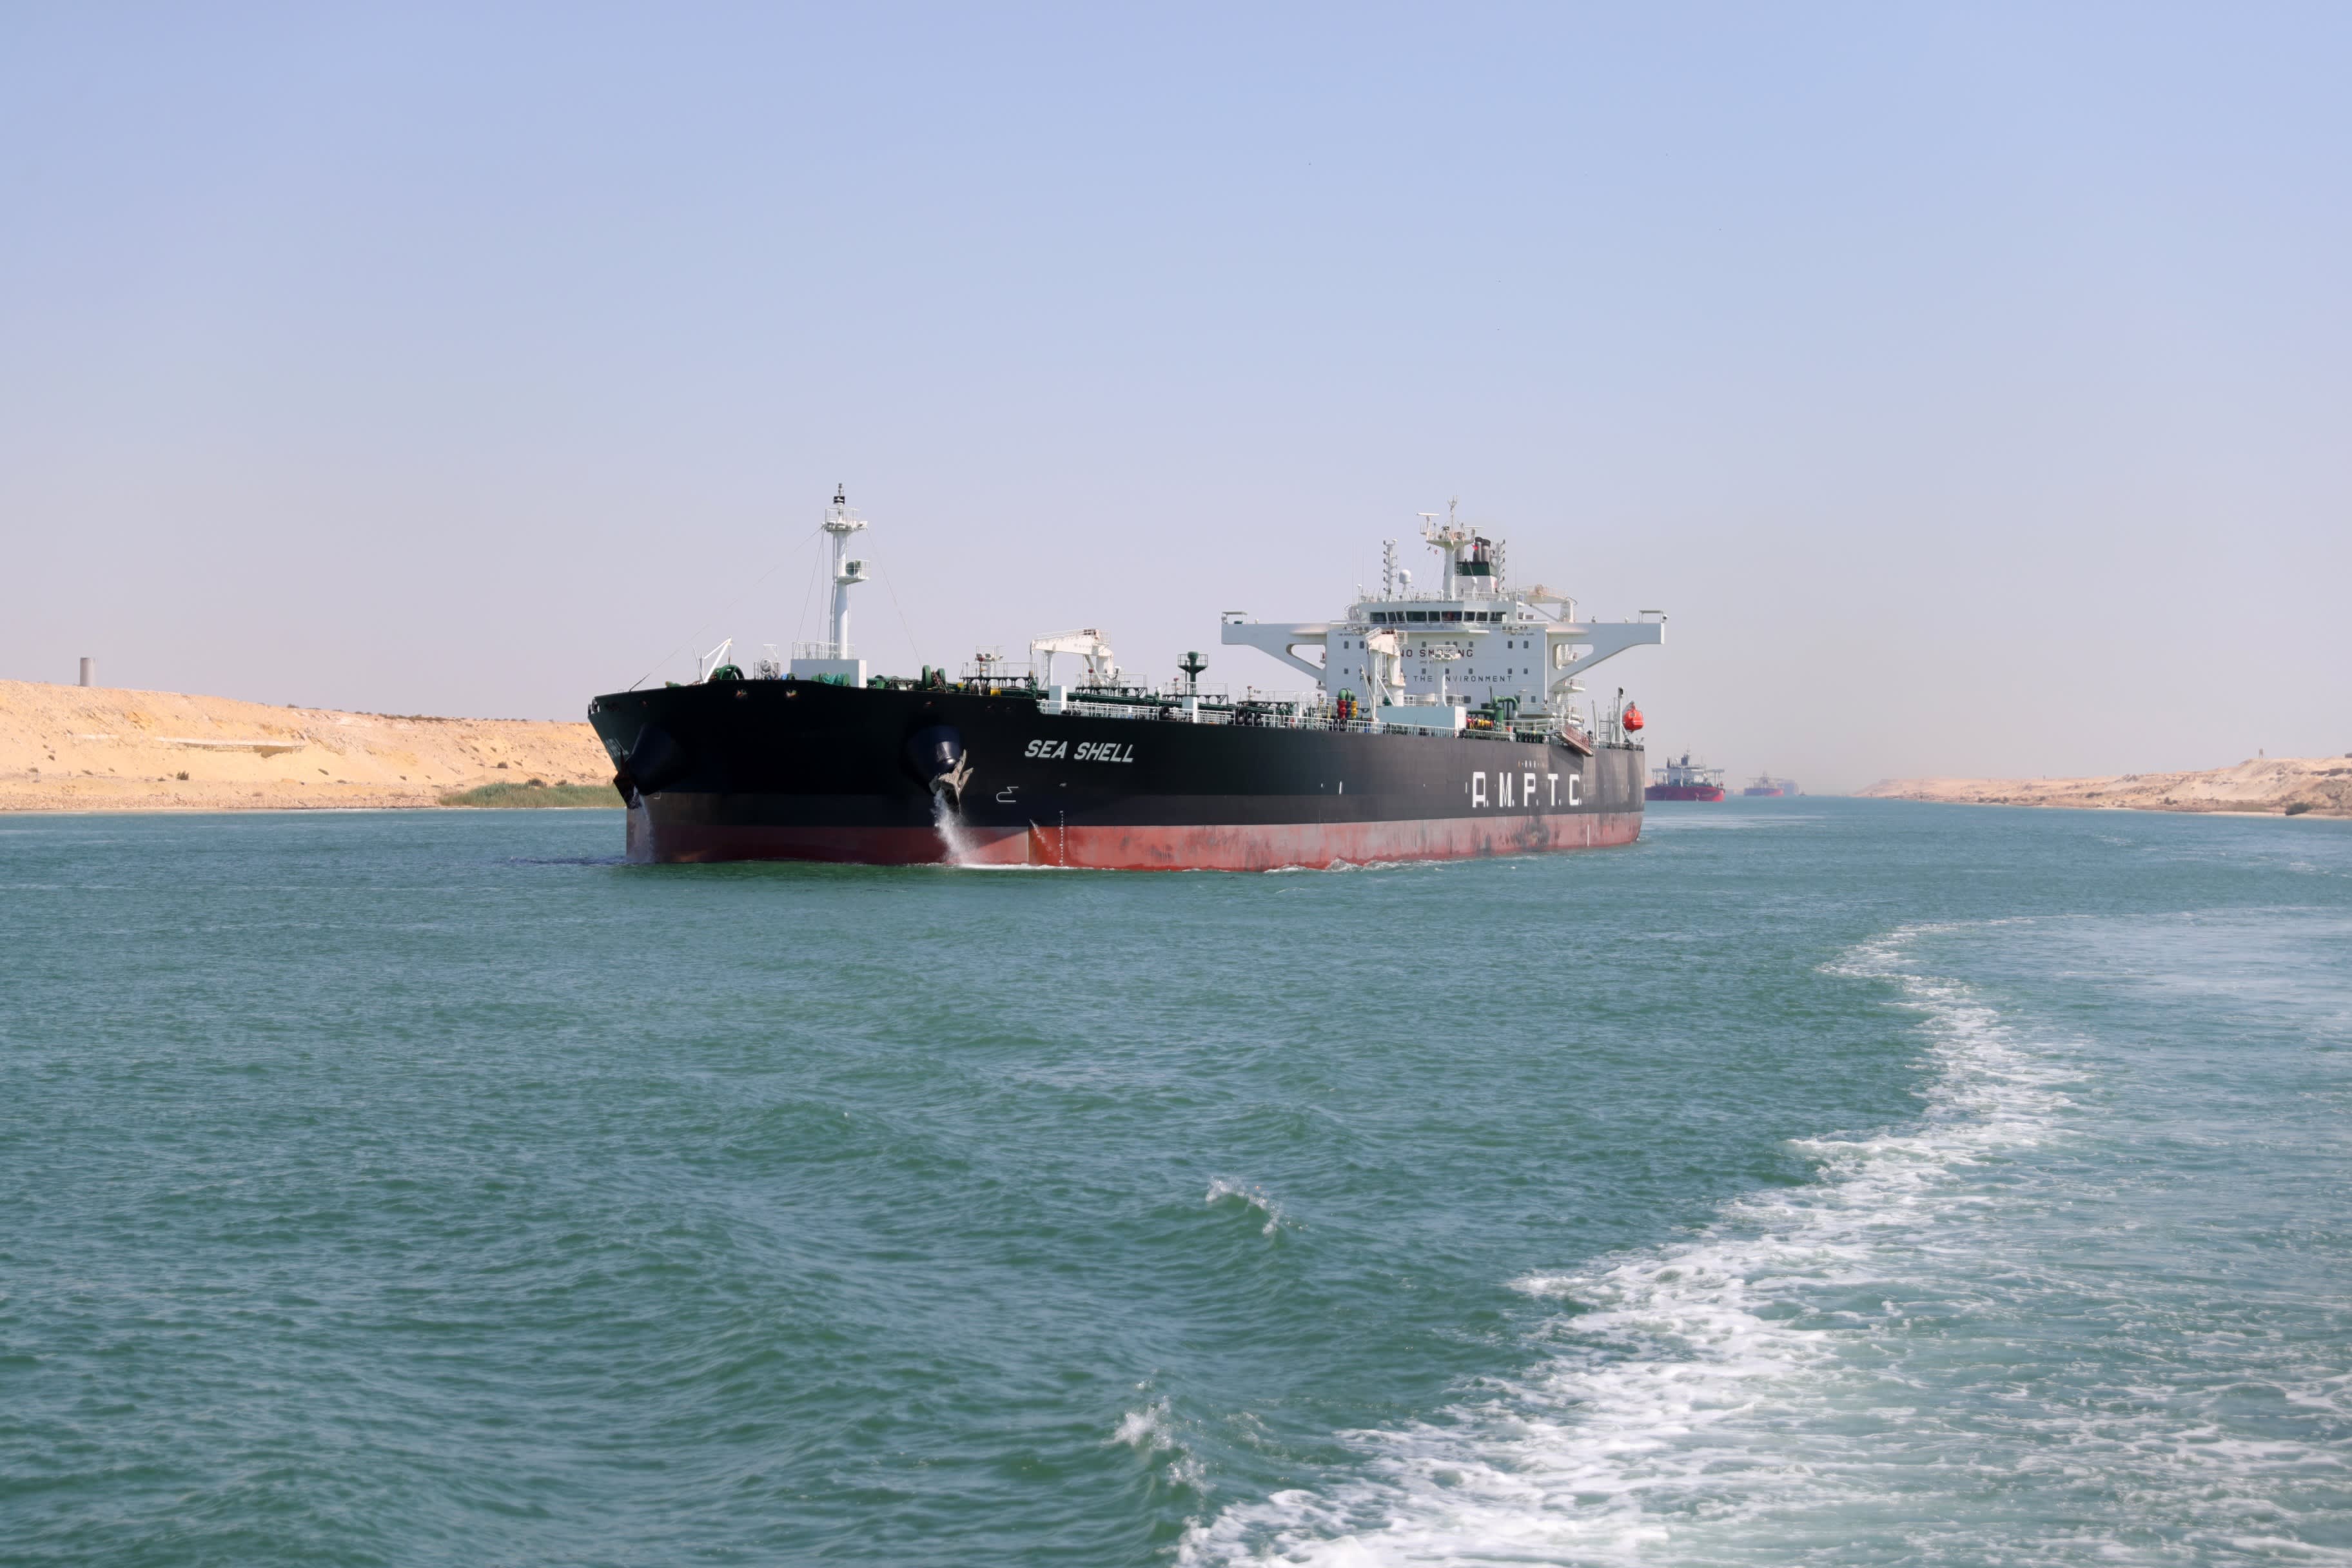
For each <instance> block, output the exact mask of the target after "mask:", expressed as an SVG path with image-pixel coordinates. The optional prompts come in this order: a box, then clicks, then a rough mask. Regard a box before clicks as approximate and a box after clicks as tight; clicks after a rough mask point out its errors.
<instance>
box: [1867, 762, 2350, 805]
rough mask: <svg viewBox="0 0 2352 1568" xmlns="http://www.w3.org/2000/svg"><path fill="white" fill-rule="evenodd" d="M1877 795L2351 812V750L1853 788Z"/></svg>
mask: <svg viewBox="0 0 2352 1568" xmlns="http://www.w3.org/2000/svg"><path fill="white" fill-rule="evenodd" d="M1855 793H1856V794H1859V795H1875V796H1877V797H1879V798H1880V799H1884V800H1937V801H1949V802H1955V803H1958V804H1962V805H2073V806H2098V807H2107V808H2113V809H2120V810H2126V811H2252V812H2265V813H2269V812H2284V811H2286V810H2287V809H2288V808H2289V807H2290V806H2296V805H2300V806H2301V807H2302V808H2303V809H2304V810H2305V811H2307V812H2309V813H2310V814H2312V815H2313V816H2352V754H2347V755H2346V756H2341V757H2305V758H2297V757H2258V758H2256V759H2254V760H2253V761H2252V762H2246V763H2239V764H2238V765H2237V766H2236V767H2234V768H2215V769H2213V770H2211V771H2210V772H2207V773H2124V774H2121V775H2120V776H2118V777H2115V778H2096V779H1887V780H1885V781H1883V782H1881V783H1878V784H1873V785H1871V786H1870V787H1869V788H1868V789H1865V790H1858V791H1856V792H1855Z"/></svg>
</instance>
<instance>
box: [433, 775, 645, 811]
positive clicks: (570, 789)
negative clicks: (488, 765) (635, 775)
mask: <svg viewBox="0 0 2352 1568" xmlns="http://www.w3.org/2000/svg"><path fill="white" fill-rule="evenodd" d="M441 804H442V805H469V806H476V807H481V808H487V809H491V810H509V809H512V808H514V807H516V806H525V807H528V806H537V805H569V806H582V805H601V806H610V807H612V808H613V809H614V811H618V810H620V809H621V795H620V792H619V791H617V790H615V789H614V787H613V786H612V785H611V784H549V783H548V782H547V781H546V780H545V779H525V780H523V781H522V783H520V784H483V785H481V786H479V787H478V788H475V789H464V790H457V791H454V792H452V793H451V794H448V795H443V796H442V797H441Z"/></svg>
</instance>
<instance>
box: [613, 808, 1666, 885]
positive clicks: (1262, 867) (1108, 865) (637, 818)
mask: <svg viewBox="0 0 2352 1568" xmlns="http://www.w3.org/2000/svg"><path fill="white" fill-rule="evenodd" d="M1641 833H1642V816H1641V813H1639V812H1580V813H1577V814H1575V815H1573V816H1570V815H1565V814H1564V815H1561V816H1519V817H1507V816H1496V817H1434V818H1425V819H1423V820H1419V821H1411V822H1326V823H1314V822H1309V823H1286V824H1280V825H1270V826H1237V825H1235V826H1212V827H1011V828H1003V827H987V828H982V827H968V828H965V829H963V830H962V831H961V835H960V837H961V838H962V839H963V844H964V849H963V854H962V855H961V857H957V856H955V855H952V854H950V850H949V847H948V844H947V841H946V840H945V839H944V838H943V837H940V834H939V832H938V831H937V830H936V829H933V828H928V827H757V826H719V825H713V824H707V823H667V824H660V825H656V824H655V823H654V822H653V821H652V819H651V817H650V816H649V814H648V813H647V812H646V810H645V809H644V808H643V807H641V806H640V807H637V808H635V809H632V810H631V811H630V813H629V858H630V859H632V860H635V861H640V862H658V863H666V864H667V863H696V862H705V861H719V860H824V861H833V862H836V863H841V864H847V865H858V866H939V865H964V866H1062V867H1071V868H1084V869H1088V870H1097V871H1274V870H1281V869H1286V868H1291V867H1300V868H1324V867H1328V866H1346V865H1363V864H1366V863H1369V862H1373V861H1388V860H1468V859H1477V858H1486V857H1492V856H1496V855H1539V854H1546V853H1549V852H1552V851H1556V850H1564V849H1600V848H1604V847H1609V846H1612V845H1619V844H1631V843H1632V842H1633V840H1634V839H1636V838H1638V837H1641Z"/></svg>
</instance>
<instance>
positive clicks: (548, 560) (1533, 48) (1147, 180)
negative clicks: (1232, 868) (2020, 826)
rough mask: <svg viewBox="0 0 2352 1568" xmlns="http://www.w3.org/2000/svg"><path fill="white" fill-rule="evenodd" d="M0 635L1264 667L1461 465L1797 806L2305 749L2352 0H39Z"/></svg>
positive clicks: (23, 197)
mask: <svg viewBox="0 0 2352 1568" xmlns="http://www.w3.org/2000/svg"><path fill="white" fill-rule="evenodd" d="M0 46H5V47H0V82H5V93H0V127H5V138H4V139H5V147H6V149H7V152H8V154H9V155H8V157H7V159H6V161H5V168H0V183H4V184H0V189H5V198H0V199H5V210H6V212H7V214H8V230H9V235H10V243H9V244H8V245H7V246H5V247H0V331H5V341H6V342H7V344H8V351H7V353H6V354H5V359H0V516H5V519H6V522H7V528H6V533H7V537H8V540H9V542H10V544H11V546H12V550H11V564H12V566H13V568H14V578H15V582H16V585H17V588H18V592H17V594H16V611H15V613H14V614H12V615H10V616H7V617H6V618H5V620H0V677H6V678H10V679H36V680H53V681H59V682H70V681H72V680H73V679H74V678H75V662H76V659H77V658H79V657H80V656H84V655H89V656H93V657H95V658H97V659H98V661H99V663H98V671H99V679H100V681H101V682H102V683H104V684H107V685H116V686H131V687H146V688H154V689H173V690H184V691H196V692H205V693H211V694H217V695H224V696H235V697H243V698H248V699H253V700H264V701H273V702H298V703H302V704H306V705H319V706H331V707H340V708H351V709H366V710H376V711H398V712H441V713H449V714H478V715H503V716H513V717H531V718H577V717H579V716H580V714H581V712H582V711H583V708H584V706H585V703H586V700H587V699H588V698H589V697H590V696H591V695H593V694H594V693H596V692H600V691H604V690H609V689H614V688H617V687H621V686H625V685H627V684H628V683H630V682H631V681H632V680H634V679H638V678H640V677H650V678H651V679H656V680H658V679H663V678H666V677H667V678H671V679H677V678H681V677H683V676H685V675H688V674H690V673H691V670H692V668H693V665H692V658H693V654H694V653H696V652H698V651H701V650H702V649H704V648H707V647H709V646H710V645H712V644H714V643H716V642H717V641H718V640H719V637H722V636H726V635H730V634H731V635H733V636H735V637H738V638H740V639H741V641H742V642H743V643H744V644H747V645H753V646H756V645H757V644H760V643H763V642H776V643H780V644H781V643H784V642H788V641H790V640H793V639H794V638H797V637H814V636H817V635H819V633H818V629H817V626H816V614H817V601H818V595H816V594H815V593H814V591H813V590H812V588H811V586H810V578H811V572H810V568H811V565H812V563H813V561H814V551H815V540H814V525H815V522H816V518H817V514H818V511H819V510H820V509H821V507H822V506H823V504H824V501H825V500H827V499H828V498H829V497H830V496H831V494H832V493H833V488H834V486H835V484H837V483H838V484H845V485H846V486H847V487H848V490H849V495H850V499H851V500H852V502H853V503H854V504H856V505H857V506H858V507H859V509H860V510H862V511H863V512H864V513H865V514H866V517H867V518H868V519H869V520H870V521H872V523H873V528H872V531H871V533H870V535H869V536H868V539H869V543H868V546H867V548H866V552H865V553H866V554H867V555H868V557H869V558H870V559H872V560H873V561H875V562H876V563H877V564H878V565H879V566H880V567H881V569H882V573H883V580H882V581H879V582H877V583H876V584H872V585H871V586H868V587H866V588H864V589H862V590H860V591H859V595H858V597H857V600H856V641H857V642H858V644H859V651H860V652H861V653H863V654H865V655H866V657H867V658H869V659H871V660H872V661H873V662H874V663H875V664H876V665H877V667H878V668H886V669H893V670H898V669H903V670H907V671H911V670H912V669H913V668H914V667H915V666H916V665H917V664H919V663H922V662H929V663H934V664H938V663H950V664H955V663H961V661H962V660H963V659H965V658H968V657H969V656H970V654H971V650H972V648H973V647H975V646H979V645H993V646H1000V647H1003V648H1004V649H1005V651H1006V652H1008V653H1011V654H1014V655H1015V656H1016V657H1018V656H1019V655H1020V654H1021V652H1022V648H1023V645H1024V643H1025V642H1026V640H1027V639H1028V638H1029V637H1033V636H1036V635H1039V634H1042V633H1045V632H1047V631H1052V630H1056V629H1060V628H1064V627H1069V626H1099V627H1101V628H1102V629H1103V630H1104V631H1105V633H1106V634H1107V635H1108V638H1109V640H1110V641H1111V642H1112V643H1113V645H1114V646H1115V647H1117V648H1118V653H1119V655H1120V657H1121V659H1122V662H1123V663H1125V664H1126V665H1128V666H1129V668H1133V669H1136V670H1138V671H1139V672H1140V673H1142V674H1144V675H1146V676H1148V677H1150V678H1151V679H1164V678H1166V677H1167V676H1169V675H1171V674H1172V673H1173V670H1174V664H1175V661H1176V659H1177V658H1179V657H1180V656H1181V654H1182V652H1183V651H1184V650H1185V649H1187V648H1199V649H1201V650H1202V652H1203V654H1204V655H1205V656H1206V657H1207V658H1208V659H1209V661H1210V666H1211V668H1210V673H1209V675H1208V678H1207V679H1209V680H1211V681H1212V682H1218V683H1229V684H1232V685H1234V686H1239V685H1242V684H1244V683H1254V684H1257V685H1260V686H1273V687H1287V686H1291V685H1295V684H1297V678H1296V677H1294V676H1291V675H1289V674H1288V673H1287V672H1286V671H1285V670H1284V669H1283V668H1282V667H1280V666H1278V665H1276V664H1275V663H1274V662H1273V661H1272V660H1269V659H1265V658H1262V657H1261V656H1257V655H1255V654H1252V653H1249V652H1247V651H1246V650H1243V649H1235V648H1222V647H1219V646H1218V644H1217V640H1216V637H1217V630H1216V627H1217V617H1218V614H1219V612H1220V611H1222V610H1225V609H1244V610H1247V611H1248V612H1250V613H1252V614H1253V615H1255V616H1264V617H1268V618H1273V617H1294V616H1295V617H1298V618H1302V619H1320V618H1325V617H1328V616H1332V615H1334V614H1336V613H1337V612H1339V610H1340V609H1341V607H1342V606H1343V605H1345V603H1346V602H1347V600H1348V599H1349V596H1350V595H1352V593H1353V592H1354V590H1355V588H1356V585H1357V584H1367V585H1370V584H1374V583H1376V582H1377V581H1378V578H1379V572H1380V551H1381V541H1382V540H1383V539H1384V538H1395V539H1397V540H1399V541H1400V548H1401V553H1402V555H1403V557H1404V558H1405V562H1406V563H1407V564H1409V565H1412V566H1413V567H1414V568H1415V570H1416V572H1417V573H1418V572H1420V571H1422V570H1423V569H1425V567H1426V565H1427V564H1428V563H1429V560H1430V558H1429V556H1428V554H1427V552H1425V551H1424V550H1423V549H1422V548H1421V546H1420V545H1419V542H1418V541H1417V540H1416V539H1415V538H1414V537H1413V532H1412V530H1413V528H1414V521H1415V520H1414V514H1415V513H1416V512H1419V511H1426V510H1444V507H1445V505H1446V504H1447V501H1448V500H1449V498H1452V497H1455V496H1458V497H1460V498H1461V500H1462V503H1463V510H1464V512H1465V515H1467V516H1468V517H1470V518H1472V519H1474V520H1476V521H1482V522H1485V523H1488V524H1491V525H1492V527H1493V529H1494V530H1495V531H1497V532H1499V533H1500V534H1502V535H1503V536H1505V537H1506V538H1507V540H1508V542H1509V560H1510V565H1511V568H1512V571H1513V574H1514V576H1515V577H1516V578H1517V580H1518V581H1520V582H1522V583H1526V582H1532V581H1535V580H1538V579H1539V580H1541V581H1543V582H1545V583H1548V584H1551V585H1552V586H1554V587H1557V588H1563V589H1566V590H1568V591H1570V592H1572V593H1574V594H1576V595H1578V597H1579V598H1580V601H1581V602H1582V604H1583V605H1585V607H1586V608H1587V609H1588V610H1589V611H1590V612H1591V613H1593V614H1597V615H1601V616H1610V617H1616V616H1630V615H1632V614H1633V613H1634V612H1635V611H1637V610H1641V609H1649V608H1659V609H1664V611H1666V612H1667V613H1668V615H1669V616H1670V617H1671V619H1670V622H1669V627H1670V629H1669V634H1668V641H1667V645H1666V647H1664V648H1663V649H1644V650H1637V651H1634V652H1632V653H1629V654H1626V655H1624V656H1623V657H1622V658H1619V659H1617V660H1615V661H1614V662H1612V663H1611V664H1609V665H1607V666H1606V667H1604V668H1603V670H1602V671H1601V672H1597V673H1596V675H1595V677H1594V682H1595V684H1596V685H1602V684H1605V686H1606V688H1607V689H1610V690H1613V689H1615V687H1616V686H1617V685H1619V684H1622V685H1624V686H1625V687H1626V688H1627V689H1629V690H1631V691H1632V693H1633V695H1634V696H1635V697H1636V698H1637V699H1638V700H1640V701H1641V703H1642V705H1643V708H1644V710H1646V711H1647V712H1648V713H1649V714H1650V715H1651V718H1652V721H1653V722H1652V728H1651V731H1650V733H1651V736H1652V740H1653V745H1654V747H1655V748H1657V749H1658V750H1666V749H1671V750H1673V751H1675V752H1680V751H1682V750H1684V749H1685V748H1688V749H1690V750H1693V751H1695V752H1698V753H1700V754H1701V755H1702V756H1703V757H1705V758H1706V759H1707V760H1710V761H1712V762H1715V763H1718V764H1721V765H1724V766H1727V767H1729V768H1732V769H1734V770H1735V771H1736V773H1738V774H1741V775H1745V774H1749V773H1755V772H1757V771H1759V770H1763V769H1769V770H1770V771H1771V772H1773V773H1781V774H1788V775H1791V776H1793V777H1795V778H1796V779H1797V780H1798V781H1799V782H1800V783H1801V784H1804V785H1805V786H1806V787H1808V788H1811V789H1816V790H1821V791H1832V790H1843V789H1848V788H1853V787H1858V786H1860V785H1863V784H1868V783H1870V782H1871V781H1873V780H1874V779H1877V778H1882V777H1888V776H1900V775H1907V774H1923V773H1940V774H1979V775H1981V774H1996V775H1998V774H2014V775H2028V774H2071V773H2119V772H2129V771H2156V770H2162V769H2172V768H2181V767H2210V766H2218V765H2223V764H2227V763H2233V762H2236V761H2239V760H2241V759H2242V758H2244V757H2249V756H2252V755H2253V754H2254V753H2255V752H2256V751H2257V750H2258V749H2264V750H2267V751H2268V752H2270V753H2271V754H2273V755H2328V754H2334V753H2336V752H2352V658H2347V646H2346V644H2347V637H2346V632H2345V625H2346V617H2345V615H2344V612H2343V610H2342V608H2341V607H2340V604H2339V601H2340V599H2341V596H2342V592H2343V589H2342V584H2344V583H2345V581H2346V580H2347V569H2352V528H2347V513H2352V464H2347V459H2346V457H2345V456H2344V448H2345V446H2346V436H2345V434H2344V432H2345V431H2346V430H2347V427H2352V420H2347V415H2352V395H2347V394H2352V352H2347V351H2352V307H2347V297H2346V291H2345V289H2344V285H2343V283H2342V279H2344V278H2345V277H2347V275H2352V244H2347V227H2352V206H2347V200H2346V196H2347V191H2346V188H2345V187H2346V184H2347V175H2346V169H2347V152H2352V134H2347V132H2352V107H2347V104H2346V102H2345V96H2344V94H2343V93H2342V91H2341V89H2340V83H2341V81H2342V80H2343V79H2344V77H2345V75H2346V70H2347V66H2352V14H2347V13H2345V12H2343V11H2341V10H2340V9H2334V8H2327V7H2319V6H2312V7H2304V8H2296V7H2277V8H2270V9H2264V10H2262V11H2259V12H2236V11H2218V10H2194V9H2187V8H2180V9H2160V8H2150V7H2131V8H2125V7H2121V6H2116V7H2089V6H2083V7H2071V8H2066V9H2064V10H2063V11H2058V10H2052V9H2049V8H2037V7H2006V8H1981V7H1971V8H1968V9H1965V10H1962V9H1958V8H1954V9H1951V10H1947V11H1942V12H1927V11H1914V12H1903V13H1900V14H1895V13H1888V12H1885V11H1882V10H1874V9H1870V8H1865V7H1860V6H1815V7H1810V8H1806V9H1803V10H1801V11H1797V12H1789V13H1773V14H1769V15H1765V14H1758V13H1754V12H1748V11H1741V10H1735V9H1731V8H1719V9H1698V8H1695V9H1689V10H1685V11H1679V12H1675V13H1673V14H1670V15H1669V14H1661V13H1641V14H1619V13H1613V12H1602V11H1597V10H1596V11H1587V12H1566V11H1559V10H1553V9H1505V8H1494V9H1482V10H1475V11H1471V12H1466V13H1465V12H1461V11H1456V10H1451V9H1449V10H1446V11H1444V12H1437V11H1429V12H1420V13H1416V12H1411V11H1402V10H1390V11H1382V12H1379V13H1367V12H1360V11H1352V10H1350V11H1340V10H1317V11H1311V10H1296V11H1284V12H1277V13H1266V12H1263V11H1255V10H1242V9H1223V10H1215V11H1205V10H1198V9H1192V10H1187V11H1185V12H1184V13H1182V14H1181V16H1180V15H1173V14H1171V15H1163V16H1137V15H1128V14H1106V13H1099V12H1094V11H1088V10H1079V9H1072V10H1054V9H1035V10H1028V11H1022V12H1018V13H1003V14H996V13H991V14H980V13H968V12H955V11H946V10H940V11H925V10H915V9H907V10H898V11H891V12H861V13H858V14H856V15H836V14H832V13H816V12H808V13H802V14H799V15H797V16H778V15H775V14H771V13H768V12H766V11H761V10H748V9H747V10H735V9H729V8H709V9H702V10H697V11H692V12H662V13H655V12H651V11H645V12H632V11H625V10H597V11H593V12H592V11H579V12H573V11H569V10H557V9H553V8H547V9H509V10H502V11H499V12H498V13H496V14H494V15H486V14H479V13H477V12H474V11H469V10H459V9H454V8H404V9H402V10H400V11H399V12H397V13H394V14H375V15H342V14H338V15H324V14H316V13H310V12H304V11H300V10H297V9H293V8H284V9H271V8H265V7H256V8H247V9H242V10H237V11H235V12H213V11H208V12H206V13H205V14H204V15H202V16H197V15H194V14H189V13H176V12H172V11H167V10H161V9H159V10H154V11H141V10H135V9H117V10H111V11H98V10H93V9H89V8H67V7H53V8H47V9H39V8H32V7H24V8H18V9H16V10H14V11H12V12H10V13H9V14H8V15H7V16H5V17H0Z"/></svg>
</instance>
